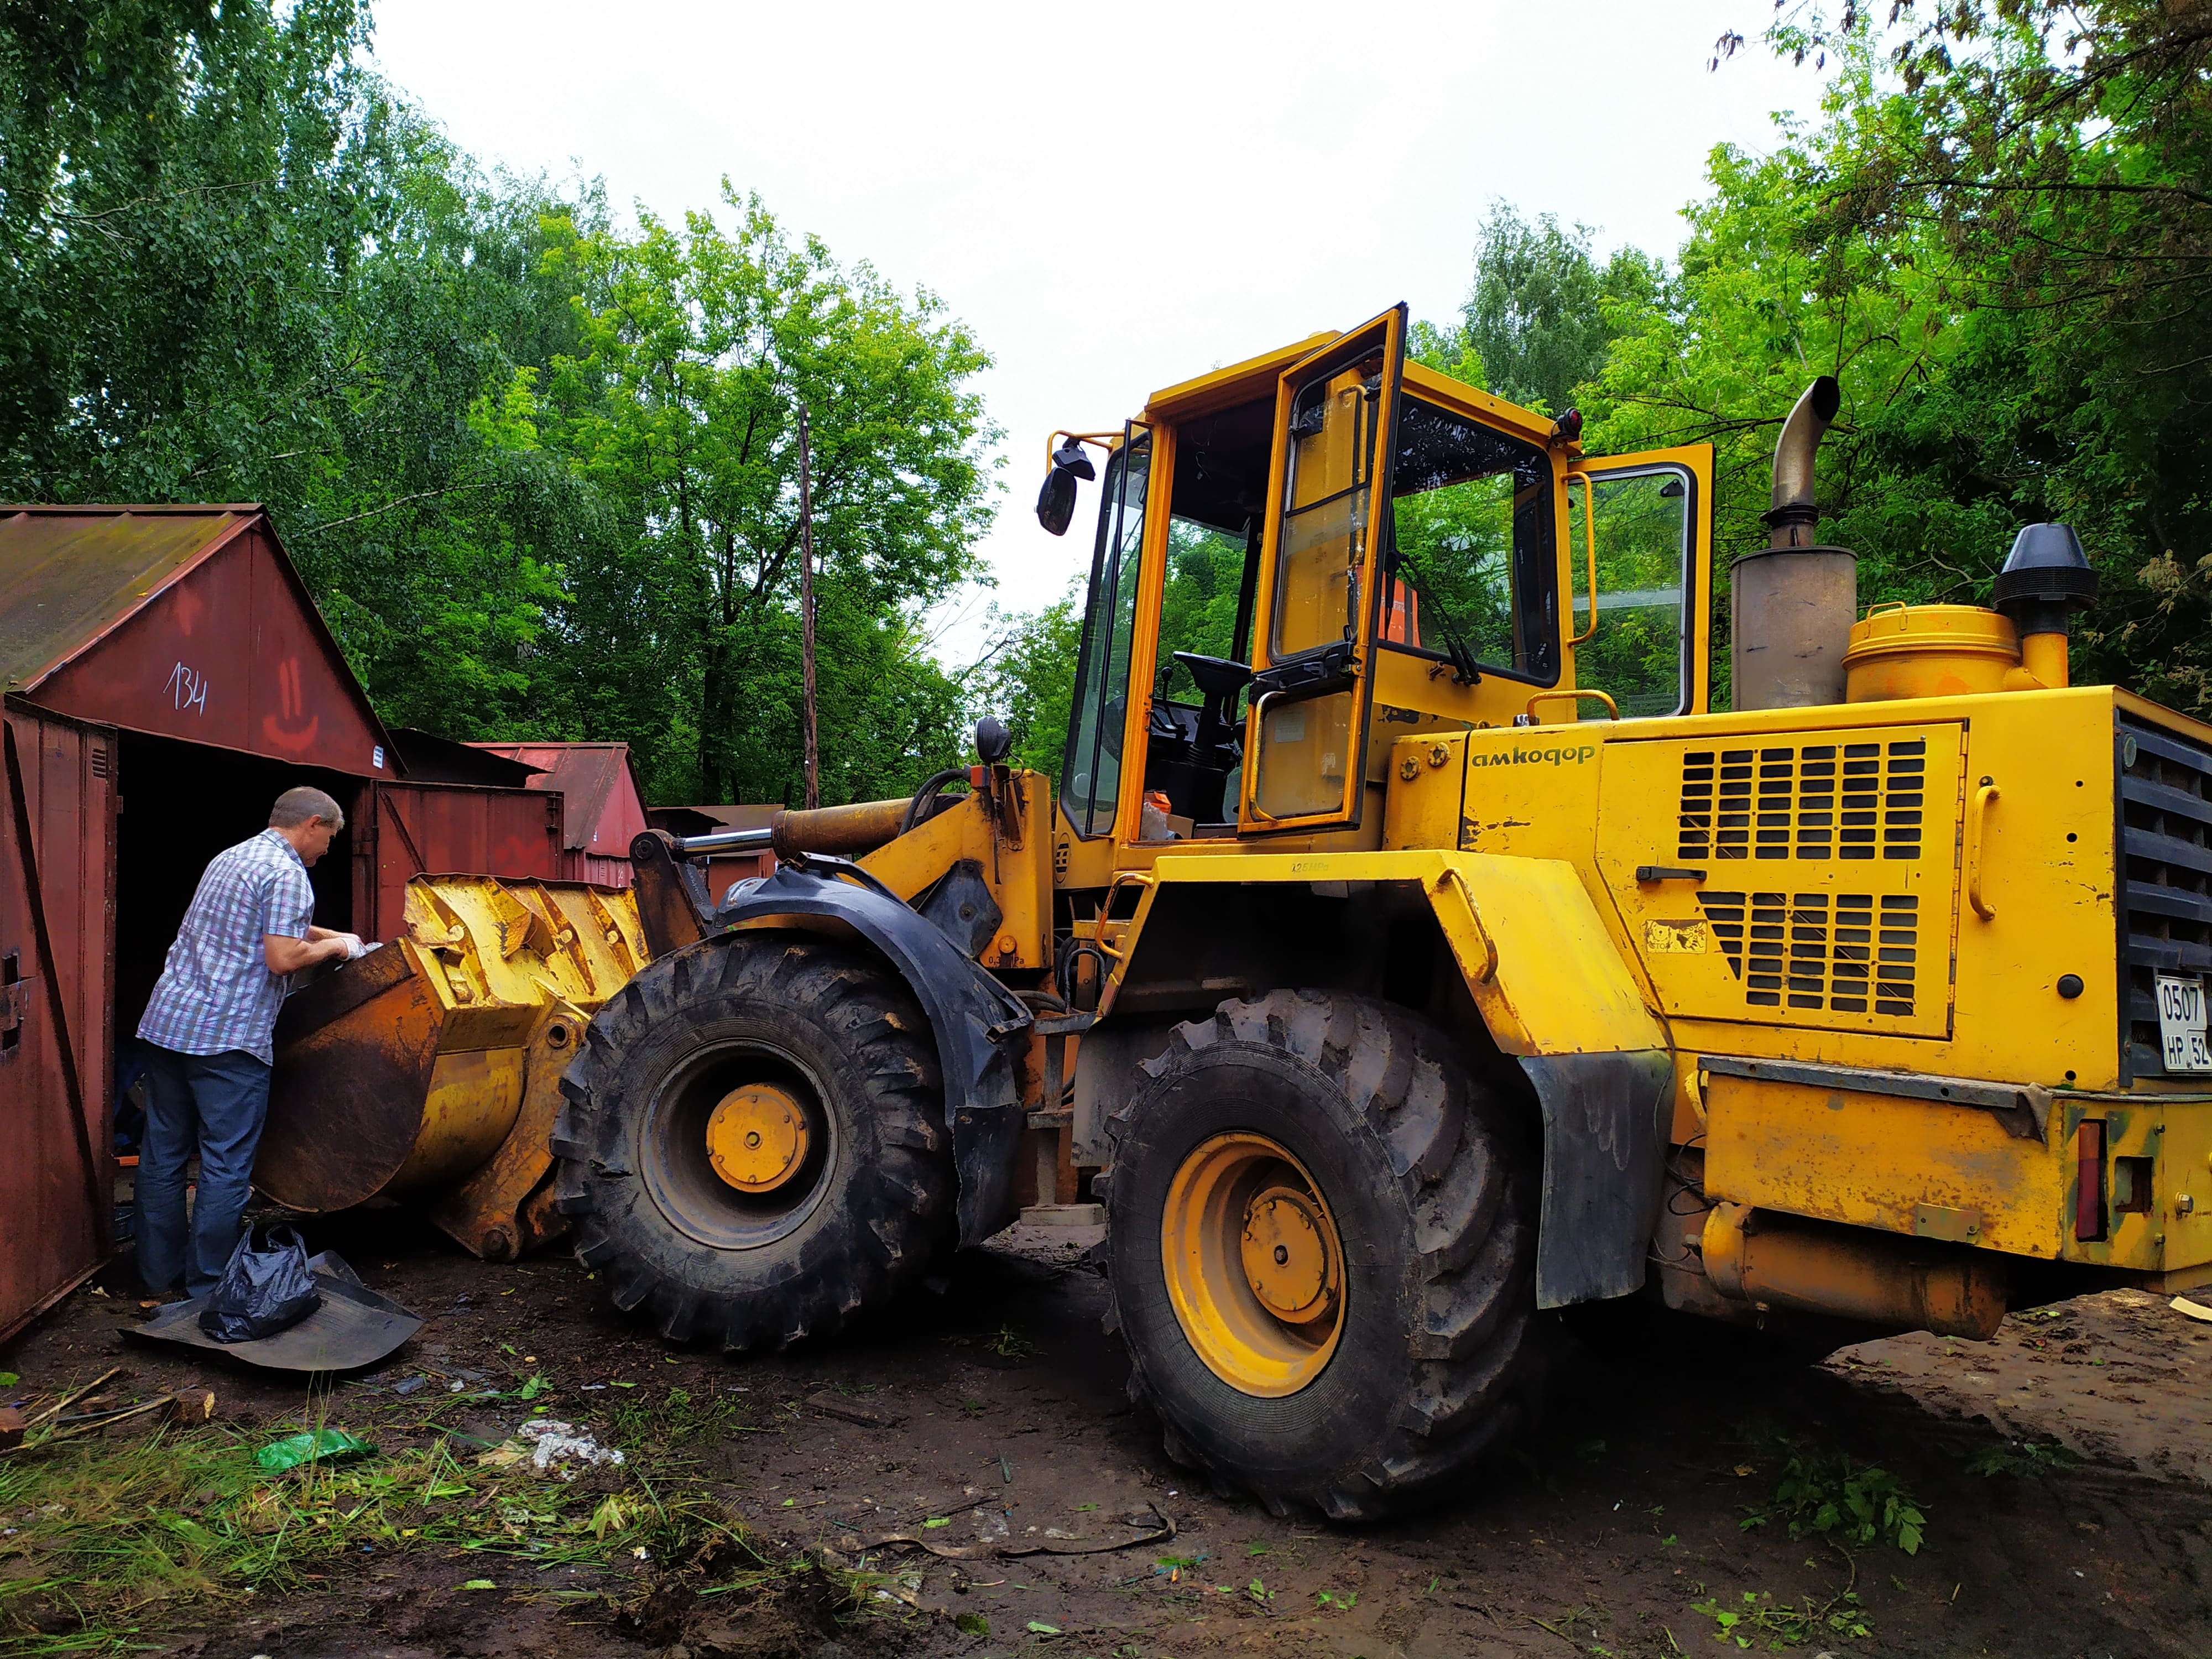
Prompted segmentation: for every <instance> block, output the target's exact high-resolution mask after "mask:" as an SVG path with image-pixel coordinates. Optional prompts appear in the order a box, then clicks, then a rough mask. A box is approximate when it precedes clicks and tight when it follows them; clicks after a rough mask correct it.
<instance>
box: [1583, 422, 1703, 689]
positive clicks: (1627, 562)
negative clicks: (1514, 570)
mask: <svg viewBox="0 0 2212 1659" xmlns="http://www.w3.org/2000/svg"><path fill="white" fill-rule="evenodd" d="M1570 483H1571V488H1570V489H1568V491H1567V538H1568V547H1569V552H1570V558H1569V563H1570V568H1571V570H1572V571H1573V574H1574V604H1573V626H1572V629H1571V637H1572V638H1574V639H1575V640H1576V643H1575V645H1574V647H1573V650H1574V656H1575V684H1576V685H1577V686H1578V687H1581V688H1583V689H1586V690H1595V691H1603V692H1605V693H1606V694H1607V696H1611V697H1612V698H1613V702H1615V703H1616V704H1617V705H1618V706H1619V707H1620V712H1621V714H1622V715H1623V716H1635V715H1647V716H1648V715H1654V714H1680V713H1681V712H1682V711H1684V710H1685V709H1686V708H1688V707H1689V706H1690V705H1689V696H1690V690H1689V662H1688V644H1689V641H1688V633H1689V613H1688V604H1687V600H1688V595H1689V559H1690V551H1691V524H1692V505H1693V492H1694V491H1695V489H1696V479H1695V477H1693V476H1692V473H1691V471H1690V470H1689V469H1688V468H1686V467H1683V466H1674V465H1661V466H1645V467H1636V468H1622V469H1614V470H1595V469H1593V470H1591V471H1588V472H1586V473H1579V474H1577V475H1574V476H1573V477H1571V480H1570ZM1593 505H1594V506H1595V520H1594V521H1593V520H1592V519H1591V517H1590V516H1589V515H1590V513H1591V511H1592V507H1593ZM1593 531H1594V532H1595V545H1594V546H1593V542H1592V532H1593ZM1593 551H1594V552H1595V565H1596V571H1597V608H1596V612H1595V626H1593V624H1592V613H1591V609H1590V594H1589V586H1590V581H1589V570H1590V566H1591V562H1592V560H1591V556H1592V553H1593ZM1585 635H1586V636H1587V637H1583V636H1585ZM1581 711H1582V715H1583V718H1584V719H1585V720H1592V719H1595V720H1603V719H1605V718H1607V714H1606V712H1605V710H1604V708H1603V707H1602V706H1601V705H1600V704H1599V703H1598V702H1596V701H1595V699H1591V700H1589V701H1587V702H1583V704H1582V705H1581Z"/></svg>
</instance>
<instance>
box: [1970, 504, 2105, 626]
mask: <svg viewBox="0 0 2212 1659" xmlns="http://www.w3.org/2000/svg"><path fill="white" fill-rule="evenodd" d="M1994 597H1995V599H1996V607H1997V609H1998V610H1999V611H2002V612H2003V613H2004V614H2005V615H2006V616H2007V617H2010V618H2011V619H2012V623H2013V625H2014V626H2015V628H2017V629H2020V631H2021V633H2023V634H2063V633H2064V632H2066V611H2067V607H2068V606H2069V605H2083V606H2086V605H2088V603H2089V602H2090V601H2091V600H2092V599H2095V598H2096V597H2097V573H2096V572H2095V571H2093V570H2092V569H2090V568H2089V561H2088V558H2087V556H2086V555H2085V554H2084V553H2083V552H2082V551H2081V538H2080V537H2079V536H2077V535H2075V533H2074V526H2071V525H2064V524H2032V525H2028V526H2026V527H2025V528H2024V529H2022V530H2021V532H2020V534H2019V535H2018V536H2016V537H2015V538H2013V544H2012V551H2011V552H2010V553H2009V554H2008V555H2007V556H2006V557H2005V562H2004V568H2003V569H2002V570H2001V571H1999V572H1998V573H1997V580H1996V590H1995V593H1994Z"/></svg>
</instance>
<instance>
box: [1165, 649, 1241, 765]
mask: <svg viewBox="0 0 2212 1659" xmlns="http://www.w3.org/2000/svg"><path fill="white" fill-rule="evenodd" d="M1175 659H1176V661H1177V662H1179V663H1181V664H1182V665H1183V666H1184V667H1185V668H1186V669H1188V670H1189V671H1190V677H1191V678H1192V680H1194V682H1195V683H1196V684H1197V686H1198V690H1199V695H1200V696H1202V697H1203V698H1204V699H1205V700H1206V701H1205V705H1204V707H1203V708H1201V709H1200V711H1199V716H1198V743H1199V746H1200V747H1201V748H1218V747H1220V746H1222V745H1223V744H1227V743H1230V742H1231V741H1233V740H1234V738H1236V735H1237V728H1236V726H1234V724H1232V723H1231V720H1230V713H1229V711H1230V710H1231V709H1232V708H1235V707H1236V706H1237V693H1238V692H1240V691H1242V690H1243V689H1244V688H1245V687H1246V686H1248V685H1249V684H1252V669H1251V667H1250V665H1249V664H1245V663H1241V662H1235V661H1232V660H1231V659H1229V658H1227V657H1201V656H1200V655H1199V654H1198V653H1196V652H1195V651H1178V652H1176V653H1175Z"/></svg>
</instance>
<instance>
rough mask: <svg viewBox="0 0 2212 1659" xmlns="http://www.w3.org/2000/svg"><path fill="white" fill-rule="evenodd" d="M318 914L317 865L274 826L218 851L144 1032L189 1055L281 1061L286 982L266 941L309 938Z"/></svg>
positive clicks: (180, 933) (141, 1027) (148, 1007)
mask: <svg viewBox="0 0 2212 1659" xmlns="http://www.w3.org/2000/svg"><path fill="white" fill-rule="evenodd" d="M314 915H315V890H314V888H313V886H312V885H310V884H309V883H308V880H307V866H306V865H304V864H302V863H301V861H300V855H299V854H297V853H296V852H295V851H294V850H293V849H292V843H291V842H289V841H286V840H285V839H284V837H283V836H280V835H278V834H277V833H276V831H275V830H274V829H264V830H263V831H262V832H261V833H260V834H259V835H258V836H255V837H254V838H253V839H252V841H242V842H239V843H238V845H237V846H235V847H232V848H226V849H225V850H223V851H222V852H220V853H218V854H216V855H215V857H214V858H213V859H212V860H210V862H209V864H208V867H207V869H206V871H205V872H204V873H203V874H202V875H201V877H200V884H199V889H198V890H197V892H195V893H194V894H193V895H192V903H191V908H190V909H188V910H186V911H185V925H184V926H183V927H180V928H179V929H178V930H177V942H176V943H175V944H174V945H171V946H170V947H169V959H168V962H167V964H166V965H165V966H164V967H163V968H162V969H161V980H160V981H159V982H157V983H156V984H155V987H154V995H153V999H152V1000H150V1001H149V1002H148V1003H147V1005H146V1017H145V1018H143V1019H142V1020H140V1021H139V1022H138V1035H139V1036H140V1038H141V1039H142V1040H143V1041H144V1042H153V1043H158V1044H160V1045H161V1047H162V1048H169V1049H173V1050H174V1051H175V1052H176V1053H178V1054H226V1053H228V1052H229V1051H230V1050H231V1049H234V1048H242V1049H244V1050H245V1051H246V1053H247V1054H252V1055H254V1056H255V1057H256V1058H258V1060H261V1061H262V1062H263V1063H264V1065H266V1064H272V1063H274V1060H275V1053H276V1050H275V1047H274V1044H273V1043H272V1042H271V1038H272V1037H273V1036H274V1035H275V1033H276V1012H277V1010H278V1009H280V1008H282V1007H283V1006H284V987H285V981H284V980H283V977H282V976H281V975H276V974H272V973H270V971H269V963H268V958H267V957H264V955H263V954H262V945H261V937H262V935H263V934H264V933H281V934H283V936H284V937H285V938H286V939H305V938H307V925H308V923H309V922H311V921H313V919H314Z"/></svg>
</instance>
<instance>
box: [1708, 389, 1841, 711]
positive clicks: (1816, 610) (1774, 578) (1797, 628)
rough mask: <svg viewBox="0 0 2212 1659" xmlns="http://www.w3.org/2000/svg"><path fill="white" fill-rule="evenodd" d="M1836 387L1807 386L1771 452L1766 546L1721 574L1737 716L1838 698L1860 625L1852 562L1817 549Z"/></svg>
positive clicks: (1838, 401)
mask: <svg viewBox="0 0 2212 1659" xmlns="http://www.w3.org/2000/svg"><path fill="white" fill-rule="evenodd" d="M1842 404H1843V388H1842V387H1841V386H1839V385H1838V384H1837V381H1836V379H1835V377H1834V376H1833V375H1832V374H1823V375H1821V376H1820V378H1819V379H1818V380H1814V382H1813V384H1812V385H1810V386H1807V387H1806V388H1805V391H1804V393H1803V395H1802V396H1801V397H1800V398H1798V399H1797V403H1796V407H1795V408H1793V409H1792V410H1790V417H1789V419H1787V420H1785V421H1784V422H1783V423H1782V436H1781V437H1780V438H1779V439H1778V441H1776V443H1775V446H1774V492H1773V497H1772V504H1771V506H1770V507H1768V509H1767V510H1766V512H1765V513H1764V514H1763V515H1762V517H1763V519H1764V520H1765V525H1766V527H1767V544H1766V545H1765V547H1764V548H1762V549H1760V550H1759V551H1757V552H1754V553H1747V554H1745V555H1744V556H1742V557H1741V558H1740V559H1738V560H1737V561H1736V562H1735V565H1734V566H1733V567H1732V568H1731V569H1730V571H1729V593H1730V600H1731V611H1730V615H1731V618H1732V621H1733V624H1734V625H1733V629H1732V634H1733V637H1732V639H1731V641H1730V662H1731V665H1732V668H1733V674H1732V679H1733V682H1734V690H1735V707H1736V708H1740V709H1752V708H1814V707H1816V706H1819V705H1820V704H1824V703H1836V702H1843V701H1844V647H1845V645H1846V644H1847V643H1848V642H1849V639H1850V629H1851V624H1852V623H1854V622H1855V621H1857V618H1858V608H1859V587H1858V562H1859V561H1858V555H1857V554H1856V553H1854V552H1852V551H1851V550H1850V549H1849V548H1844V547H1826V546H1822V545H1821V544H1820V543H1819V542H1818V541H1817V540H1815V539H1814V529H1815V528H1816V526H1818V525H1819V524H1820V507H1819V506H1818V505H1817V504H1816V502H1815V500H1814V459H1815V458H1816V457H1817V455H1818V454H1819V453H1820V440H1821V438H1822V437H1823V436H1825V435H1826V433H1827V430H1828V425H1829V422H1832V421H1833V420H1834V419H1835V418H1836V411H1837V410H1838V409H1839V408H1841V407H1842Z"/></svg>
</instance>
